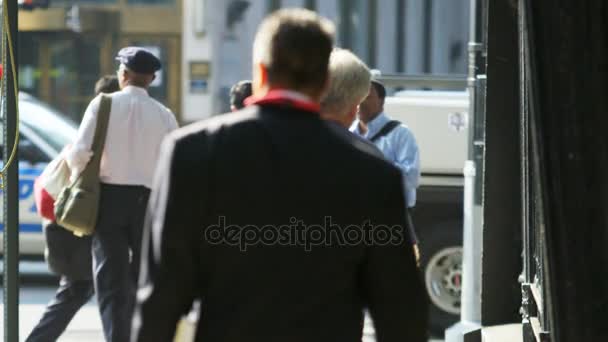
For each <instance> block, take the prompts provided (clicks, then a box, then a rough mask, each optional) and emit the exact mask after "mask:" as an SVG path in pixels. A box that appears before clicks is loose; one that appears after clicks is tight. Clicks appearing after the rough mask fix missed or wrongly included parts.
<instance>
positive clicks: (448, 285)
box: [420, 222, 462, 337]
mask: <svg viewBox="0 0 608 342" xmlns="http://www.w3.org/2000/svg"><path fill="white" fill-rule="evenodd" d="M420 235H421V239H420V249H421V261H422V262H421V264H422V272H423V276H424V283H425V287H426V290H427V293H428V295H429V298H430V302H431V306H430V327H429V328H430V331H431V334H433V336H437V337H443V335H444V331H445V329H446V328H448V327H450V326H451V325H452V324H454V323H456V322H457V321H458V320H459V318H460V294H461V289H462V224H460V223H458V222H447V223H440V224H437V225H434V226H432V227H429V228H428V229H425V230H424V231H423V232H421V234H420Z"/></svg>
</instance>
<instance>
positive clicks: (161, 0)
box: [127, 0, 175, 5]
mask: <svg viewBox="0 0 608 342" xmlns="http://www.w3.org/2000/svg"><path fill="white" fill-rule="evenodd" d="M127 2H128V3H129V4H141V5H166V4H172V3H174V2H175V0H127Z"/></svg>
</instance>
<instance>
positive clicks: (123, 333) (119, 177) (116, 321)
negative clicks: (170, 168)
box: [66, 47, 177, 342]
mask: <svg viewBox="0 0 608 342" xmlns="http://www.w3.org/2000/svg"><path fill="white" fill-rule="evenodd" d="M116 59H117V60H118V61H119V62H120V67H119V69H118V80H119V83H120V88H121V91H119V92H116V93H114V94H112V95H110V96H111V97H112V107H111V112H110V120H109V124H108V131H107V136H106V142H105V147H104V151H103V155H102V159H101V166H100V175H99V177H100V181H101V196H100V204H99V215H98V218H97V225H96V228H95V233H94V235H93V247H92V248H93V270H94V282H95V289H96V293H97V301H98V304H99V310H100V313H101V319H102V323H103V328H104V334H105V338H106V340H107V341H121V342H122V341H129V333H130V323H131V316H132V312H133V305H134V299H135V298H134V296H135V288H136V282H137V278H138V273H139V260H140V254H141V252H140V249H141V233H142V228H143V220H144V214H145V210H146V206H147V202H148V197H149V193H150V188H151V187H152V177H153V174H154V169H155V168H156V162H157V156H158V153H159V148H160V143H161V141H162V139H163V137H164V136H165V135H166V134H167V133H169V132H170V131H172V130H174V129H175V128H177V122H176V120H175V116H174V115H173V113H171V111H170V110H169V109H167V108H166V107H164V106H163V105H161V104H160V103H159V102H157V101H156V100H154V99H152V98H151V97H150V96H149V95H148V92H147V88H148V87H149V86H150V84H151V83H152V81H153V80H154V77H155V76H154V74H155V72H156V71H158V70H159V69H160V68H161V64H160V61H159V60H158V58H156V57H155V56H154V55H153V54H151V53H150V52H148V51H146V50H145V49H142V48H138V47H127V48H124V49H122V50H120V52H119V53H118V56H117V58H116ZM100 99H101V98H100V97H99V96H98V97H96V98H95V99H94V100H93V101H91V103H90V104H89V106H88V108H87V110H86V112H85V114H84V118H83V119H82V123H81V125H80V129H79V130H78V136H77V138H76V140H75V141H74V143H73V145H72V146H73V147H72V149H71V150H70V152H69V153H68V155H67V156H66V160H67V162H68V165H69V166H70V169H71V170H72V178H76V177H77V176H78V175H79V174H80V173H81V172H82V170H83V169H84V168H85V166H86V165H87V163H88V161H89V159H90V157H91V155H92V152H91V144H92V141H93V136H94V133H95V126H96V123H97V112H98V110H99V105H100Z"/></svg>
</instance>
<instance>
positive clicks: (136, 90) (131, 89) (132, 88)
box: [122, 85, 148, 96]
mask: <svg viewBox="0 0 608 342" xmlns="http://www.w3.org/2000/svg"><path fill="white" fill-rule="evenodd" d="M122 91H124V92H125V93H127V94H136V95H145V96H148V91H147V90H146V89H144V88H140V87H136V86H133V85H128V86H126V87H124V88H122Z"/></svg>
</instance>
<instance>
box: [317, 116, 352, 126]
mask: <svg viewBox="0 0 608 342" xmlns="http://www.w3.org/2000/svg"><path fill="white" fill-rule="evenodd" d="M321 118H322V119H323V120H327V121H331V122H334V123H337V124H338V125H340V126H342V127H344V128H346V129H348V128H349V127H350V123H349V122H347V118H345V117H344V118H343V117H342V116H339V115H335V114H333V113H328V112H321Z"/></svg>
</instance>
